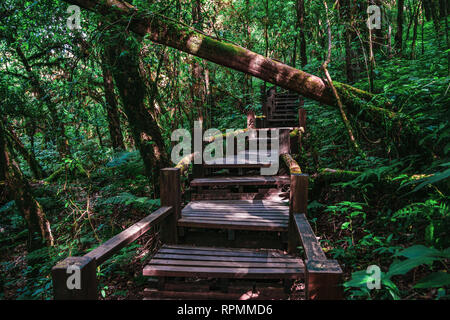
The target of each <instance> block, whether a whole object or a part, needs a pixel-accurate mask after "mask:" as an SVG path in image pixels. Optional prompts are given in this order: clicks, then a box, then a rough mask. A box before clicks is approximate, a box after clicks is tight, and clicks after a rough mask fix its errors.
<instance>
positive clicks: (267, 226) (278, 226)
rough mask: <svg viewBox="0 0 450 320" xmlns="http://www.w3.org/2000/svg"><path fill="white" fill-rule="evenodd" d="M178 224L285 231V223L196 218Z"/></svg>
mask: <svg viewBox="0 0 450 320" xmlns="http://www.w3.org/2000/svg"><path fill="white" fill-rule="evenodd" d="M178 226H180V227H191V228H209V229H234V230H254V231H286V230H287V227H288V224H287V223H267V222H262V223H250V222H247V221H243V222H239V221H236V222H221V223H215V222H212V221H198V220H187V219H183V218H182V219H180V220H178Z"/></svg>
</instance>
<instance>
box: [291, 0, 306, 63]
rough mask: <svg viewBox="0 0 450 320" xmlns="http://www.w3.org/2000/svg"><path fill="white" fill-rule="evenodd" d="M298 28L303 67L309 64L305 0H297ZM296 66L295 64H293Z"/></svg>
mask: <svg viewBox="0 0 450 320" xmlns="http://www.w3.org/2000/svg"><path fill="white" fill-rule="evenodd" d="M296 8H297V29H298V37H299V42H300V65H301V66H302V67H304V66H306V65H307V64H308V57H307V55H306V36H305V17H306V12H305V0H297V6H296ZM293 67H294V68H295V64H293Z"/></svg>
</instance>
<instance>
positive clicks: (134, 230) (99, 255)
mask: <svg viewBox="0 0 450 320" xmlns="http://www.w3.org/2000/svg"><path fill="white" fill-rule="evenodd" d="M171 213H173V208H172V207H161V208H160V209H158V210H156V211H155V212H153V213H152V214H150V215H148V216H147V217H145V218H144V219H142V220H140V221H139V222H137V223H135V224H133V225H132V226H131V227H129V228H127V229H125V230H124V231H122V232H121V233H119V234H118V235H116V236H114V237H112V238H111V239H109V240H108V241H106V242H105V243H103V244H102V245H100V246H98V247H97V248H95V249H94V250H92V251H91V252H89V253H88V254H86V255H85V256H84V257H87V258H91V259H95V260H96V263H97V265H100V264H102V263H103V262H105V261H106V260H107V259H108V258H109V257H111V256H112V255H113V254H114V253H116V252H118V251H119V250H120V249H122V248H123V247H125V246H127V245H128V244H130V243H132V242H133V241H134V240H136V239H137V238H139V237H140V236H141V235H142V234H144V233H145V232H147V231H148V230H149V229H150V228H151V227H152V226H154V225H156V224H158V223H160V222H161V221H162V220H163V219H164V218H166V217H167V216H168V215H169V214H171Z"/></svg>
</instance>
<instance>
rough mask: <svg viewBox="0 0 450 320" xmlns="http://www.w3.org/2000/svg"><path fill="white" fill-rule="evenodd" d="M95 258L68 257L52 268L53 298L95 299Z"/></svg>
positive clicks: (96, 296)
mask: <svg viewBox="0 0 450 320" xmlns="http://www.w3.org/2000/svg"><path fill="white" fill-rule="evenodd" d="M96 268H97V265H96V262H95V259H93V258H89V257H68V258H66V259H64V260H63V261H60V262H58V263H57V264H56V266H54V267H53V268H52V281H53V297H54V299H55V300H97V298H98V295H97V277H96Z"/></svg>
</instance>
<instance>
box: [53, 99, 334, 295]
mask: <svg viewBox="0 0 450 320" xmlns="http://www.w3.org/2000/svg"><path fill="white" fill-rule="evenodd" d="M271 99H272V100H271V103H272V105H271V109H270V110H269V111H270V112H271V113H270V114H271V118H270V119H267V120H270V121H274V122H279V121H281V120H283V121H284V120H286V119H287V118H288V117H292V115H291V111H290V110H291V109H292V108H293V105H294V104H295V103H298V102H294V100H295V99H297V98H296V97H295V96H290V95H278V96H277V95H276V94H275V95H273V96H272V98H271ZM273 99H275V100H273ZM277 99H278V100H277ZM283 112H284V113H283ZM281 114H284V116H281ZM253 116H254V114H253ZM249 117H250V118H251V114H250V116H249ZM299 119H300V128H297V131H295V130H296V128H288V127H286V126H285V127H284V128H282V129H281V131H282V134H280V136H279V141H278V142H279V144H280V148H279V149H277V150H278V151H277V152H278V154H276V156H275V157H274V156H273V154H272V157H270V158H269V160H268V153H269V152H273V150H269V151H264V154H262V153H258V152H257V153H256V154H252V152H254V151H248V150H246V151H244V152H241V154H238V153H237V152H236V153H235V154H234V155H231V156H227V157H225V158H223V159H219V160H217V161H215V162H212V163H202V164H201V165H197V164H194V165H193V170H192V174H191V175H189V177H188V179H187V181H188V186H187V188H185V189H186V190H188V192H185V193H184V194H183V193H182V188H181V181H182V179H181V176H182V175H183V174H184V173H186V172H188V167H189V161H182V162H180V164H179V165H177V167H176V168H167V169H163V170H161V175H160V179H161V181H160V188H161V206H162V207H161V209H159V210H158V211H157V212H155V213H153V214H151V215H149V216H148V217H146V218H144V219H142V220H141V221H139V222H138V223H136V224H135V225H133V226H131V227H130V228H128V229H127V230H125V231H123V232H122V233H120V234H118V235H117V236H115V237H113V238H112V239H110V240H108V241H107V242H106V243H104V244H103V245H101V246H100V247H98V248H96V249H94V250H92V251H91V252H90V253H88V254H86V255H85V256H83V257H70V258H67V259H66V260H64V261H62V262H60V263H58V265H56V266H55V267H54V268H53V270H52V275H53V282H54V291H55V298H58V299H95V298H96V296H97V295H98V293H97V286H96V275H95V272H96V267H97V266H98V265H99V264H101V263H102V262H103V261H105V260H107V259H108V258H109V257H111V256H112V255H113V254H114V253H115V252H117V251H118V250H120V249H121V248H123V247H124V246H126V245H128V244H129V243H131V242H132V241H134V240H136V239H137V238H138V237H140V236H141V235H142V234H143V233H145V232H146V231H147V230H150V229H151V228H152V227H155V226H157V225H159V226H160V229H159V230H160V232H159V234H160V239H161V241H162V245H161V246H160V247H159V248H158V249H157V251H156V253H155V254H154V255H153V256H152V257H151V259H149V261H148V263H147V265H146V266H145V268H144V269H143V275H144V276H147V277H149V278H150V279H151V280H152V281H151V282H150V283H153V284H154V285H150V284H149V288H147V289H146V290H145V292H144V295H145V297H146V299H195V298H197V299H230V298H234V299H247V298H248V299H257V298H261V297H264V298H266V299H270V298H279V299H285V298H287V297H288V295H289V293H290V290H291V287H292V285H293V281H297V282H302V283H303V286H304V288H305V292H304V294H305V295H304V296H305V297H306V298H308V299H338V298H341V297H342V288H341V287H340V286H339V282H340V278H341V275H342V270H341V268H340V267H339V264H338V263H337V261H335V260H329V259H327V257H326V255H325V253H324V252H323V250H322V248H321V246H320V244H319V242H318V240H317V238H316V236H315V235H314V232H313V230H312V228H311V226H310V225H309V222H308V219H307V210H306V209H307V200H308V175H306V174H302V173H301V169H300V166H299V165H298V164H297V163H296V162H295V160H293V157H292V156H291V155H290V153H291V150H292V149H291V141H292V142H293V145H295V144H296V141H295V139H297V137H296V136H295V135H292V132H304V126H305V124H304V123H302V122H301V121H304V119H305V117H304V115H302V114H301V112H300V114H299ZM270 121H266V123H268V124H269V125H270ZM255 122H256V121H255V119H249V121H248V123H249V126H250V125H253V124H254V123H255ZM289 125H291V124H289ZM272 129H277V128H261V129H260V130H261V132H262V131H267V130H269V131H270V130H272ZM291 129H294V131H292V130H291ZM300 129H301V130H300ZM256 132H257V135H256V136H253V137H252V139H257V140H258V145H259V144H260V143H261V140H262V139H267V141H266V142H267V144H269V145H270V143H271V142H273V138H272V137H271V136H269V137H267V135H266V134H261V136H260V133H258V131H256ZM290 132H291V133H290ZM249 144H250V142H249V141H247V145H249ZM253 145H254V144H253ZM238 155H240V156H238ZM242 155H244V157H242ZM250 156H255V157H253V158H252V157H250ZM191 158H192V157H190V158H189V159H191ZM242 158H245V159H246V160H244V161H242ZM189 159H188V160H189ZM280 159H282V160H280ZM274 161H277V162H278V161H280V162H279V163H277V164H278V165H279V169H278V172H276V174H274V175H271V176H266V175H261V174H260V169H261V168H263V167H267V166H270V165H272V164H274ZM282 161H284V162H282ZM282 171H284V173H283V174H282V173H281V172H282ZM286 172H287V173H288V175H287V174H286ZM211 232H213V233H211ZM224 232H225V234H227V238H226V239H225V240H224V241H225V242H222V244H224V245H222V246H221V247H218V246H212V245H211V243H212V242H213V240H215V239H212V238H211V237H214V238H216V237H220V236H221V234H223V233H224ZM194 233H195V234H196V235H199V236H197V237H196V238H194V240H192V241H190V240H189V235H191V234H194ZM202 234H204V236H203V237H202ZM236 234H238V236H239V237H237V236H236ZM255 237H256V238H258V237H260V239H261V241H260V243H263V242H264V243H269V244H270V243H272V244H273V247H271V246H269V247H266V248H261V245H258V243H256V245H255V242H254V241H253V242H252V241H250V239H253V240H254V239H255ZM263 239H264V240H267V241H262V240H263ZM270 239H273V241H272V240H270ZM271 241H272V242H271ZM189 242H190V243H189ZM248 246H250V247H248ZM280 247H281V248H283V249H282V250H280ZM299 248H302V251H300V250H299ZM72 264H76V265H78V266H79V267H80V268H81V272H82V276H83V281H84V282H83V290H81V291H78V292H74V291H70V290H68V289H67V286H66V285H65V283H66V282H65V281H66V280H67V276H68V275H67V268H68V266H70V265H72ZM242 281H244V282H242ZM245 281H250V282H245Z"/></svg>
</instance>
